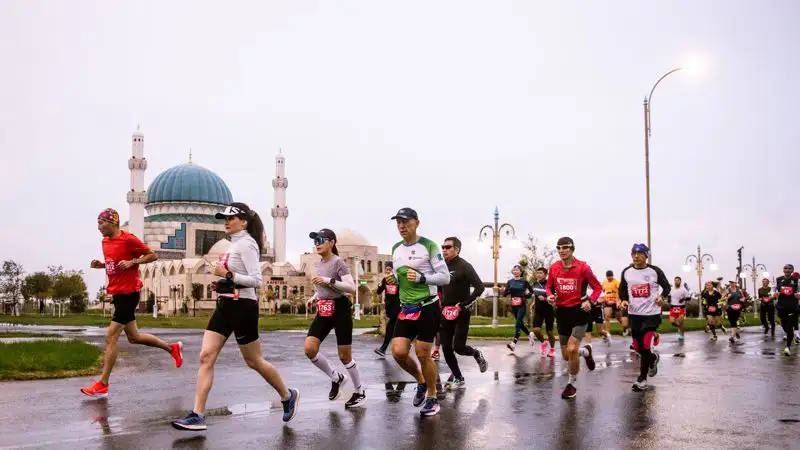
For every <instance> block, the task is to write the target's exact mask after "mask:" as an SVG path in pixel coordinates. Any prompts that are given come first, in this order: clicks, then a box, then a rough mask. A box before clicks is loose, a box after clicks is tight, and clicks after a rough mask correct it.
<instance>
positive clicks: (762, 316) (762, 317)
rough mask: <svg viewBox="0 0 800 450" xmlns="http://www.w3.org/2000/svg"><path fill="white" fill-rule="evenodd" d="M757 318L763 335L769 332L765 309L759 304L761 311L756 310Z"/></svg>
mask: <svg viewBox="0 0 800 450" xmlns="http://www.w3.org/2000/svg"><path fill="white" fill-rule="evenodd" d="M758 318H759V319H760V320H761V326H762V327H763V328H764V334H767V332H769V323H768V322H767V307H766V305H765V304H763V303H762V304H761V309H759V310H758Z"/></svg>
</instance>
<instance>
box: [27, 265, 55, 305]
mask: <svg viewBox="0 0 800 450" xmlns="http://www.w3.org/2000/svg"><path fill="white" fill-rule="evenodd" d="M23 291H27V292H28V295H29V296H30V297H33V298H35V299H36V300H38V303H39V314H44V301H45V299H46V298H47V297H50V296H52V295H53V279H52V278H51V277H50V275H49V274H47V273H45V272H34V273H32V274H30V275H28V276H27V277H25V281H24V283H23Z"/></svg>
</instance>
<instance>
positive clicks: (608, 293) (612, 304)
mask: <svg viewBox="0 0 800 450" xmlns="http://www.w3.org/2000/svg"><path fill="white" fill-rule="evenodd" d="M600 284H601V285H602V286H603V305H604V306H605V309H604V310H603V318H604V320H605V324H604V326H605V331H606V333H607V335H608V337H609V340H610V339H611V319H613V318H615V317H616V319H617V321H619V324H620V325H622V335H623V336H627V334H628V311H627V308H626V309H625V311H624V314H623V311H622V305H621V304H620V301H619V280H617V279H616V278H614V272H613V271H611V270H606V279H605V280H603V281H602V282H601V283H600ZM609 345H610V342H609Z"/></svg>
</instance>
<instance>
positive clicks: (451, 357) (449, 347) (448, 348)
mask: <svg viewBox="0 0 800 450" xmlns="http://www.w3.org/2000/svg"><path fill="white" fill-rule="evenodd" d="M455 325H456V324H455V320H445V321H443V322H442V327H441V329H440V330H439V338H440V341H439V342H440V343H441V344H442V353H444V360H445V361H446V362H447V367H449V368H450V371H451V372H452V373H453V376H454V377H456V378H462V375H461V368H459V367H458V359H457V358H456V354H455V351H454V349H453V338H454V337H455Z"/></svg>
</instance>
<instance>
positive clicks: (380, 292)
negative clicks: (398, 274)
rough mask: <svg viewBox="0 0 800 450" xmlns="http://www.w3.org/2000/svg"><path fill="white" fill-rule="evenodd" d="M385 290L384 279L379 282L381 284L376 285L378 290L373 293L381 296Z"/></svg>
mask: <svg viewBox="0 0 800 450" xmlns="http://www.w3.org/2000/svg"><path fill="white" fill-rule="evenodd" d="M385 290H386V278H384V279H382V280H381V284H379V285H378V289H377V290H376V291H375V293H376V294H378V295H381V294H383V291H385Z"/></svg>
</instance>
